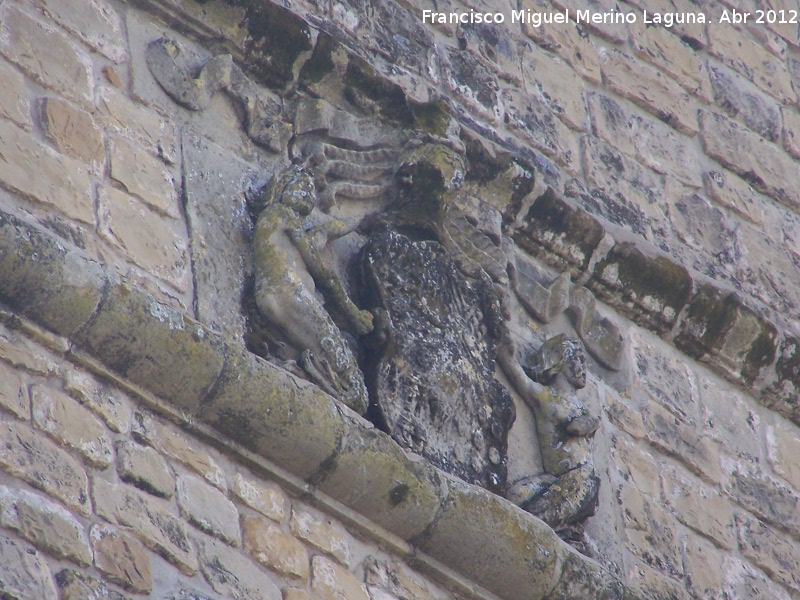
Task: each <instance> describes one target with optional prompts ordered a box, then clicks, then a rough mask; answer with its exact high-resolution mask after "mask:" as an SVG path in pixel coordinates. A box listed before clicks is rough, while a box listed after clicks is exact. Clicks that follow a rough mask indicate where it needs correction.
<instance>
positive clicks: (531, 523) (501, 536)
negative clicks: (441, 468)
mask: <svg viewBox="0 0 800 600" xmlns="http://www.w3.org/2000/svg"><path fill="white" fill-rule="evenodd" d="M447 484H448V488H449V494H448V497H447V500H446V501H445V503H444V505H443V508H442V511H441V512H440V514H439V516H438V518H437V519H436V522H435V523H434V524H433V525H432V526H431V527H430V528H429V529H428V531H427V532H426V534H425V536H424V537H423V538H421V539H420V541H419V542H418V547H419V548H420V549H421V550H422V551H423V552H426V553H428V554H430V555H431V556H433V557H435V558H436V559H437V560H440V561H441V562H443V563H444V564H445V565H447V566H449V567H451V568H454V569H457V570H458V571H459V572H462V573H469V574H470V578H471V580H472V581H474V582H476V583H478V584H479V585H482V586H483V587H485V588H487V589H489V590H490V591H492V592H493V593H495V594H497V595H499V596H501V597H506V598H541V597H543V596H545V595H546V594H547V593H548V592H549V591H550V589H551V588H552V585H553V581H554V579H555V578H556V577H557V576H558V573H559V571H560V568H561V563H562V560H563V559H562V557H563V555H564V553H565V552H566V550H565V547H564V546H563V542H562V541H561V540H560V539H559V538H558V537H557V536H556V534H555V533H554V532H553V530H552V529H550V528H549V527H548V526H547V525H545V524H544V523H543V522H542V521H540V520H539V519H537V518H535V517H533V516H532V515H530V514H529V513H526V512H524V511H522V510H521V509H519V508H517V507H516V506H513V505H512V504H510V503H509V502H507V501H505V500H503V499H501V498H498V497H497V496H494V495H492V494H490V493H489V492H487V491H485V490H482V489H480V488H477V487H474V486H468V485H466V484H463V483H460V482H458V481H448V482H447ZM465 515H469V518H468V519H465ZM464 540H474V541H475V543H468V544H467V543H464ZM478 540H480V541H478ZM411 566H412V567H413V566H414V565H413V561H412V564H411ZM509 572H513V573H515V574H518V576H515V577H507V576H506V575H505V574H507V573H509Z"/></svg>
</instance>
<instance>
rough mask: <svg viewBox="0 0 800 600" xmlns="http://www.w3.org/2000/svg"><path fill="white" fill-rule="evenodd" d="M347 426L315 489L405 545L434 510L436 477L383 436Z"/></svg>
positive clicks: (437, 494) (437, 489)
mask: <svg viewBox="0 0 800 600" xmlns="http://www.w3.org/2000/svg"><path fill="white" fill-rule="evenodd" d="M350 427H351V428H350V430H349V432H348V436H347V444H346V446H345V447H344V448H343V449H342V450H341V452H340V453H339V454H338V455H337V457H336V460H335V462H334V464H333V465H332V468H330V469H328V472H327V473H325V476H324V479H323V480H322V481H321V482H320V484H319V489H320V490H321V491H323V492H325V493H326V494H328V495H329V496H332V497H333V498H336V499H337V500H338V501H339V502H342V503H343V504H345V505H346V506H349V507H350V508H352V509H353V510H355V511H356V512H358V513H359V514H361V515H364V516H366V517H367V518H369V519H371V520H372V521H373V522H374V523H377V524H378V525H381V526H382V527H384V528H386V529H388V530H389V531H391V532H392V533H394V534H395V535H398V536H400V537H401V538H402V539H404V540H410V539H412V538H413V537H414V536H417V535H419V534H420V533H422V532H423V531H424V530H425V528H426V527H427V526H428V525H429V524H430V523H431V522H432V521H433V520H434V517H435V516H436V512H437V510H438V509H439V504H440V502H441V500H440V494H441V489H440V487H439V486H440V481H439V477H440V476H439V475H438V473H437V472H436V470H435V469H434V468H433V467H432V466H431V465H430V464H429V463H427V462H425V461H419V460H417V461H414V460H411V459H410V458H409V456H408V455H407V454H406V453H405V452H404V451H403V450H402V449H401V448H400V447H399V446H398V445H397V444H396V443H395V442H394V441H393V440H392V439H391V438H390V437H389V436H388V435H386V434H384V433H383V432H380V431H378V430H376V429H366V428H363V426H362V425H361V423H360V422H351V423H350Z"/></svg>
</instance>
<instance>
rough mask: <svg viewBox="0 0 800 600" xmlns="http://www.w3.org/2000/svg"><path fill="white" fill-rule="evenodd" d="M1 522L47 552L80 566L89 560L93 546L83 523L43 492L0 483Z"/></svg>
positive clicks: (90, 559) (89, 561) (88, 563)
mask: <svg viewBox="0 0 800 600" xmlns="http://www.w3.org/2000/svg"><path fill="white" fill-rule="evenodd" d="M45 524H46V525H45ZM0 525H1V526H3V527H5V528H7V529H13V530H14V531H16V532H17V533H18V534H19V535H20V536H21V537H23V538H25V539H26V540H28V541H29V542H31V543H32V544H33V545H34V546H36V547H38V548H39V549H40V550H42V551H44V552H47V553H48V554H51V555H53V556H56V557H58V558H66V559H67V560H71V561H72V562H74V563H77V564H79V565H80V566H82V567H88V566H89V565H91V564H92V550H91V548H90V547H89V540H88V539H87V537H86V532H85V531H84V527H83V525H82V524H81V523H80V522H79V521H78V520H77V519H76V518H75V517H74V516H72V514H70V512H69V511H68V510H66V509H65V508H64V507H63V506H61V505H60V504H58V503H56V502H53V501H52V500H50V499H49V498H46V497H45V496H40V495H39V494H32V493H30V492H27V491H25V490H15V489H11V488H7V487H5V486H0Z"/></svg>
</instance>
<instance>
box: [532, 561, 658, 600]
mask: <svg viewBox="0 0 800 600" xmlns="http://www.w3.org/2000/svg"><path fill="white" fill-rule="evenodd" d="M547 598H548V600H569V599H570V598H604V599H607V600H644V596H640V595H639V594H638V593H636V592H635V591H634V590H632V589H630V588H628V587H627V586H625V585H624V584H623V583H622V582H621V581H620V580H619V579H618V578H617V577H615V576H614V575H612V574H611V573H610V572H609V571H606V570H604V569H603V568H602V567H601V566H600V565H599V564H598V563H596V562H590V561H587V560H584V559H583V557H582V556H581V555H579V554H578V553H577V552H570V553H569V554H567V556H566V558H565V560H564V565H563V566H562V568H561V577H560V578H559V580H558V583H557V584H556V587H555V589H554V590H553V591H552V592H551V593H550V594H549V595H548V596H547Z"/></svg>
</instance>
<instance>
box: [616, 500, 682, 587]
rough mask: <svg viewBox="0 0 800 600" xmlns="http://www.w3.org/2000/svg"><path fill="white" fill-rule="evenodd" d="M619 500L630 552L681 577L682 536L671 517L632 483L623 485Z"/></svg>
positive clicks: (653, 565)
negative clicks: (679, 534) (680, 536)
mask: <svg viewBox="0 0 800 600" xmlns="http://www.w3.org/2000/svg"><path fill="white" fill-rule="evenodd" d="M619 500H620V503H621V505H622V517H623V520H624V523H625V536H626V538H627V540H628V548H629V549H630V550H631V552H633V553H634V554H635V555H636V556H638V557H639V558H640V559H642V560H644V561H645V562H647V563H648V564H649V565H650V566H652V567H655V568H657V569H660V570H662V571H664V572H666V573H669V574H670V575H673V576H676V577H681V576H682V575H683V561H682V558H681V540H680V538H679V536H678V523H677V522H676V521H675V519H674V517H672V516H671V515H670V514H669V513H668V512H667V511H665V510H664V509H663V508H661V506H660V505H659V503H657V502H655V501H653V500H651V499H650V498H648V497H647V496H645V495H644V494H642V493H641V492H640V491H639V490H637V489H636V488H635V487H634V486H633V485H628V484H626V485H623V486H622V488H621V489H620V491H619Z"/></svg>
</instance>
